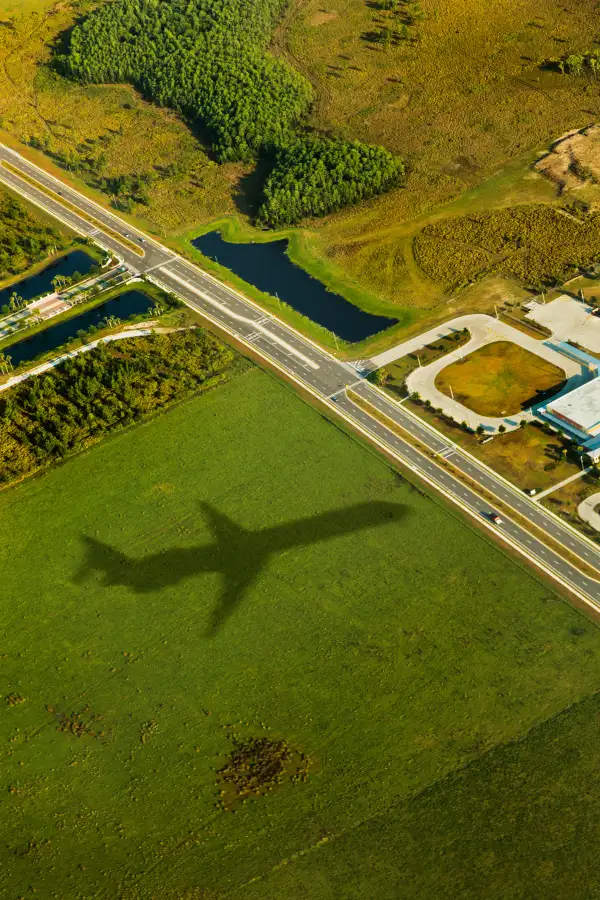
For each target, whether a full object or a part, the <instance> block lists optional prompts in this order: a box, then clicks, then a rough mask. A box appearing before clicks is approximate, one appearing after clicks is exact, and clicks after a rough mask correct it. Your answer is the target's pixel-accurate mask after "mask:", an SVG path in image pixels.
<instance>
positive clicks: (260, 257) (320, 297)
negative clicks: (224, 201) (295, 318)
mask: <svg viewBox="0 0 600 900" xmlns="http://www.w3.org/2000/svg"><path fill="white" fill-rule="evenodd" d="M192 244H193V245H194V247H195V248H196V249H197V250H199V251H200V252H201V253H203V254H204V256H207V257H208V258H209V259H214V260H216V261H217V262H218V263H220V264H221V265H222V266H225V267H226V268H228V269H230V270H231V271H232V272H234V273H235V274H236V275H238V276H239V277H240V278H243V280H244V281H247V282H248V283H249V284H252V285H254V287H256V288H258V289H259V290H260V291H264V292H265V293H266V294H271V295H272V296H278V297H279V299H280V300H282V301H283V302H284V303H287V304H288V306H291V307H293V309H295V310H297V312H300V313H302V315H304V316H307V317H308V318H309V319H311V320H312V321H313V322H316V323H317V324H318V325H322V326H323V327H324V328H327V329H328V330H329V331H332V332H333V333H334V334H336V335H337V336H338V337H340V338H342V340H345V341H348V342H350V343H354V342H355V341H362V340H364V339H365V338H368V337H371V336H372V335H374V334H377V333H378V332H380V331H383V330H384V329H385V328H389V327H390V325H395V324H396V323H397V321H398V320H397V319H390V318H388V317H387V316H377V315H374V314H373V313H368V312H365V310H364V309H360V308H359V307H358V306H355V305H354V304H353V303H350V301H349V300H346V299H345V298H344V297H342V296H341V295H340V294H334V293H333V292H332V291H328V290H327V288H326V287H325V285H324V284H323V282H321V281H319V280H318V279H316V278H313V277H312V275H309V274H308V272H306V271H305V270H304V269H301V268H300V267H299V266H296V265H295V264H294V263H293V262H292V261H291V259H290V258H289V256H288V255H287V253H286V249H287V245H288V242H287V240H279V241H270V242H269V243H266V244H233V243H230V242H229V241H225V240H223V238H222V237H221V235H220V233H219V232H218V231H210V232H209V233H208V234H203V235H201V236H200V237H198V238H196V239H195V240H194V241H192Z"/></svg>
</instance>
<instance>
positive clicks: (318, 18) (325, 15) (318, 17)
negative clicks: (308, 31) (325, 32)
mask: <svg viewBox="0 0 600 900" xmlns="http://www.w3.org/2000/svg"><path fill="white" fill-rule="evenodd" d="M337 15H338V14H337V13H336V12H326V11H325V10H324V9H320V10H319V12H318V13H315V14H314V16H311V17H310V19H309V20H308V24H309V25H313V26H314V27H315V28H316V27H317V26H319V25H325V23H326V22H332V21H333V20H334V19H337Z"/></svg>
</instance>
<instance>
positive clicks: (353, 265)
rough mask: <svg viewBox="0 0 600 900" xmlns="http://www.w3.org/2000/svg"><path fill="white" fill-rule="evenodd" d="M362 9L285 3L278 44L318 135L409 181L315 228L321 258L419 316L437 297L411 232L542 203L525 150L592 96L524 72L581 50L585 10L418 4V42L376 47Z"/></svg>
mask: <svg viewBox="0 0 600 900" xmlns="http://www.w3.org/2000/svg"><path fill="white" fill-rule="evenodd" d="M374 7H375V4H368V3H367V2H365V0H327V3H323V2H322V0H298V2H296V3H295V4H294V5H293V7H292V8H291V9H290V12H289V14H288V16H287V19H286V21H285V23H284V25H283V26H282V28H281V31H280V35H279V43H280V45H281V46H283V47H284V48H287V51H288V53H289V55H290V56H291V57H292V59H293V60H294V62H295V64H296V65H297V66H298V67H299V68H300V69H301V70H302V71H304V72H305V74H307V75H308V77H309V78H310V79H311V81H312V82H313V84H315V86H316V88H317V91H318V94H319V102H318V104H317V106H316V109H315V111H314V116H313V123H314V124H315V125H316V126H317V127H318V128H322V129H324V130H331V129H333V130H334V131H335V132H336V133H342V134H344V135H345V136H353V137H359V138H361V139H364V140H368V141H374V142H378V143H382V144H384V145H385V146H386V147H388V148H390V149H392V150H394V151H396V152H398V153H400V154H402V155H404V156H405V157H406V158H407V160H408V162H409V165H410V168H411V172H410V175H409V178H408V182H407V185H406V188H405V189H401V190H397V191H395V192H393V193H392V194H390V195H388V196H386V197H383V198H380V199H379V200H377V201H374V202H373V203H370V204H368V205H366V206H365V207H363V208H362V209H360V210H358V211H347V212H346V213H343V214H340V215H338V216H336V217H334V218H332V219H330V220H329V221H328V222H326V223H325V224H324V225H322V226H320V228H319V243H320V245H321V247H322V248H323V249H324V250H325V251H326V252H327V253H328V255H329V256H330V257H331V258H332V259H333V260H335V261H336V262H337V263H339V264H341V265H343V266H344V267H345V268H346V269H347V270H348V271H351V272H352V273H353V274H354V275H355V277H357V278H358V279H359V280H361V282H363V283H364V284H365V285H368V286H369V287H370V288H371V289H374V290H376V291H377V292H378V293H379V294H380V295H383V296H386V297H387V298H389V299H390V300H391V301H392V302H400V303H403V304H404V303H409V304H413V303H414V304H417V305H418V306H420V307H421V308H427V307H431V306H437V305H439V304H443V303H444V297H443V294H442V292H441V291H440V290H439V288H436V286H434V285H432V284H431V283H428V282H427V280H426V279H424V278H422V277H421V276H420V273H419V272H417V271H415V267H414V262H413V260H412V259H411V253H410V237H411V235H412V234H414V233H415V231H416V229H417V228H418V227H419V224H423V223H425V222H427V221H428V220H429V217H430V216H431V214H432V213H433V212H434V211H435V210H436V209H437V208H438V207H440V205H443V204H446V203H448V202H449V201H456V200H457V198H461V200H460V202H459V203H458V204H455V207H454V209H455V211H456V212H459V211H462V209H465V210H474V211H476V210H482V209H486V208H487V207H488V206H489V205H490V204H491V205H497V204H500V205H505V204H510V203H514V202H523V201H527V200H535V199H540V200H549V199H551V198H552V196H553V189H552V187H551V186H550V185H549V184H545V183H543V182H542V181H541V179H538V178H536V177H535V176H534V175H532V174H531V173H530V172H529V171H528V167H527V164H528V163H529V161H530V160H531V159H532V158H533V155H534V154H532V151H533V150H535V148H537V147H543V146H544V145H545V144H547V143H548V142H549V141H551V140H552V139H553V138H554V137H557V136H558V135H560V134H561V133H563V132H564V131H567V130H568V129H569V128H572V127H578V126H583V125H585V124H587V123H588V122H590V121H593V120H594V118H595V117H596V116H597V115H598V112H599V111H600V104H599V101H598V96H597V92H596V91H595V89H594V87H593V86H592V85H590V84H589V83H587V82H586V81H585V80H584V79H571V78H564V77H561V76H560V75H555V74H551V73H542V72H540V70H539V68H538V64H539V63H540V62H541V61H542V60H544V59H546V58H548V57H552V56H556V55H558V54H562V53H564V52H566V51H568V50H570V49H576V48H581V47H582V46H587V45H588V44H590V42H592V41H593V38H594V35H595V33H596V29H597V12H596V3H595V2H594V0H582V2H579V3H577V4H576V6H574V7H573V8H569V9H568V10H567V9H565V4H563V3H561V2H559V0H548V2H547V3H544V5H543V7H540V4H539V3H537V2H536V0H523V2H521V3H519V4H518V5H517V6H515V4H511V3H506V2H504V0H488V2H486V3H481V2H480V0H423V2H422V3H421V7H422V9H423V11H424V13H425V18H424V20H423V21H422V22H421V23H419V24H418V26H417V29H416V31H417V37H418V41H415V42H411V43H408V44H406V43H404V44H400V45H399V46H396V47H394V46H391V47H388V48H384V47H382V46H381V45H378V44H376V43H374V42H373V41H370V40H368V39H367V37H366V36H367V35H368V34H369V33H370V32H373V31H374V30H377V29H378V28H380V27H381V25H382V24H383V23H384V22H385V20H386V19H387V18H389V16H390V14H388V13H386V12H383V11H380V10H378V9H376V8H374ZM325 13H326V14H327V15H325ZM511 160H514V163H511V162H510V161H511ZM490 179H491V180H490ZM483 185H485V187H484V188H483V189H481V188H482V186H483ZM447 211H448V212H452V211H453V210H452V207H450V208H449V209H448V210H447Z"/></svg>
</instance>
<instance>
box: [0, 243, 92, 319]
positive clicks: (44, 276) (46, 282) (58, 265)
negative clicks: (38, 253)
mask: <svg viewBox="0 0 600 900" xmlns="http://www.w3.org/2000/svg"><path fill="white" fill-rule="evenodd" d="M97 264H98V263H97V261H96V260H95V259H94V257H93V256H91V255H90V254H89V253H86V252H85V250H72V251H71V252H70V253H66V254H65V255H64V256H59V257H57V258H56V259H54V260H52V261H51V262H50V263H48V265H47V266H46V267H45V268H44V269H42V270H41V271H40V272H37V273H36V274H35V275H30V276H29V277H28V278H23V279H22V280H21V281H15V282H14V283H13V284H10V285H9V286H8V287H5V288H2V290H0V308H1V307H3V306H7V305H8V303H9V301H10V298H11V296H12V295H13V294H15V293H16V294H18V295H19V297H23V299H24V300H33V299H34V298H35V297H39V296H41V295H43V294H50V293H52V291H53V290H54V288H53V286H52V280H53V279H54V278H56V276H57V275H63V276H65V277H67V278H72V277H73V275H74V274H75V273H76V272H79V273H80V274H81V275H87V274H88V272H89V271H90V269H91V268H92V266H94V265H97Z"/></svg>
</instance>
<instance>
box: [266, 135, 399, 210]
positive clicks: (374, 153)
mask: <svg viewBox="0 0 600 900" xmlns="http://www.w3.org/2000/svg"><path fill="white" fill-rule="evenodd" d="M403 174H404V167H403V165H402V163H401V162H400V160H399V159H397V158H396V157H394V156H392V154H391V153H390V152H389V151H388V150H384V148H383V147H370V146H368V145H367V144H361V143H359V142H358V141H330V140H323V139H321V138H310V139H307V140H298V141H294V142H293V143H291V144H290V145H289V146H287V147H285V148H283V149H282V150H280V151H279V153H278V154H277V156H276V158H275V166H274V168H273V170H272V172H271V174H270V175H269V177H268V178H267V181H266V184H265V187H264V203H263V204H262V206H261V208H260V210H259V214H258V218H259V221H260V222H262V223H263V224H265V225H270V226H275V227H277V226H281V225H292V224H295V223H296V222H299V221H300V220H301V219H304V218H305V217H307V216H324V215H326V214H327V213H330V212H334V211H335V210H338V209H341V208H342V207H343V206H348V205H350V204H352V203H359V202H360V201H361V200H367V199H369V198H371V197H374V196H375V195H377V194H380V193H381V192H382V191H385V190H387V188H389V187H391V186H392V185H394V184H397V183H398V182H399V181H400V179H401V177H402V175H403Z"/></svg>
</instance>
